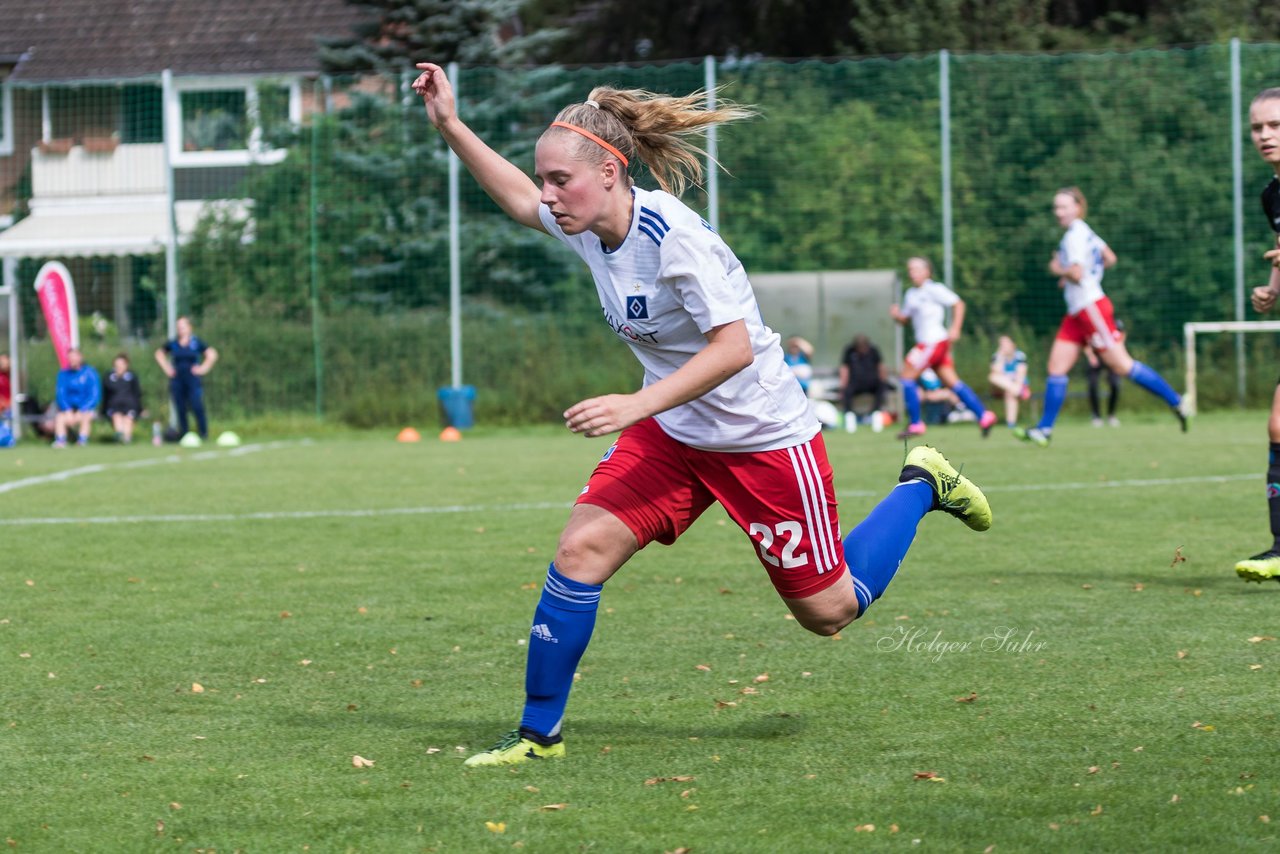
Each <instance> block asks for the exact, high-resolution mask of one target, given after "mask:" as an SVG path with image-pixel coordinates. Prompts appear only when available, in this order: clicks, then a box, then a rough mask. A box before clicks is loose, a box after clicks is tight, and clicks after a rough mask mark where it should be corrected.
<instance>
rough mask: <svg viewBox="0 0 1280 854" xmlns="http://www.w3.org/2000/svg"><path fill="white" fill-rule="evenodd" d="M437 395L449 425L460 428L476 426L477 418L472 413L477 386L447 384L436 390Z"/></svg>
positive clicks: (465, 428)
mask: <svg viewBox="0 0 1280 854" xmlns="http://www.w3.org/2000/svg"><path fill="white" fill-rule="evenodd" d="M436 397H437V398H439V400H440V409H441V410H442V411H443V412H444V420H445V423H446V424H447V425H448V426H450V427H457V428H458V429H459V430H467V429H469V428H471V427H474V426H475V423H476V419H475V416H474V415H472V413H471V404H472V403H474V402H475V399H476V387H475V386H472V385H460V386H457V387H456V388H455V387H454V386H445V387H443V388H441V389H439V390H438V391H436Z"/></svg>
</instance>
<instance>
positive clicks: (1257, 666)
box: [1249, 664, 1262, 670]
mask: <svg viewBox="0 0 1280 854" xmlns="http://www.w3.org/2000/svg"><path fill="white" fill-rule="evenodd" d="M1249 669H1250V670H1261V669H1262V665H1261V664H1250V665H1249Z"/></svg>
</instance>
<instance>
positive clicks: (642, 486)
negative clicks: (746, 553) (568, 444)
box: [577, 418, 848, 599]
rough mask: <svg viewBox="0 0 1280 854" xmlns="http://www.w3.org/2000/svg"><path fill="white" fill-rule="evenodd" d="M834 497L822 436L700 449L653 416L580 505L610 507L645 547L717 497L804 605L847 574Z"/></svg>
mask: <svg viewBox="0 0 1280 854" xmlns="http://www.w3.org/2000/svg"><path fill="white" fill-rule="evenodd" d="M835 494H836V491H835V486H834V483H833V476H832V473H831V465H830V463H828V462H827V450H826V446H825V445H824V444H823V441H822V434H818V435H816V436H814V437H813V438H812V439H810V440H809V441H808V442H805V443H803V444H801V445H796V446H794V447H791V448H782V449H780V450H776V451H752V452H728V451H700V450H698V449H696V448H690V447H689V446H688V445H685V444H683V443H681V442H677V441H676V440H675V439H672V438H671V437H670V436H668V435H667V434H666V433H665V432H664V431H663V429H662V428H661V427H660V426H658V422H657V421H655V420H654V419H652V418H648V419H646V420H644V421H641V422H640V423H638V424H634V425H632V426H631V427H628V428H627V429H625V430H623V431H622V434H621V435H620V436H618V441H617V442H615V443H614V445H613V446H612V447H611V448H609V450H608V451H606V452H605V455H604V458H603V459H602V460H601V461H600V463H599V465H597V466H596V470H595V471H594V472H593V473H592V474H591V479H590V480H589V481H588V482H587V485H586V487H585V488H584V489H583V490H582V494H581V495H579V496H578V502H577V503H579V504H594V505H596V506H597V507H601V508H603V509H605V510H608V511H609V512H610V513H612V514H613V515H614V516H616V517H618V518H619V519H621V520H622V522H623V523H624V524H625V525H626V526H627V527H628V528H630V529H631V532H632V533H633V534H635V537H636V542H637V543H638V544H639V546H640V548H644V547H645V546H646V545H648V544H649V543H651V542H653V541H655V540H657V541H658V542H660V543H663V544H665V545H671V544H672V543H674V542H675V541H676V538H677V537H679V536H680V535H681V534H683V533H684V532H685V531H686V530H688V528H689V526H690V525H692V524H693V522H694V520H695V519H697V518H698V517H699V516H700V515H702V511H704V510H706V509H707V508H708V507H710V506H711V505H712V503H714V502H716V501H719V502H720V503H721V504H722V505H723V506H724V509H725V510H726V511H728V513H729V516H730V517H731V518H732V519H733V521H734V522H736V523H737V524H738V526H739V527H740V528H742V530H743V531H745V532H746V533H747V536H748V537H750V538H751V540H752V543H753V545H754V546H755V549H756V557H757V558H758V559H759V560H760V563H761V564H762V565H763V566H764V568H765V571H766V572H768V573H769V579H770V580H771V581H772V582H773V586H774V587H775V588H777V591H778V593H779V594H780V595H781V596H782V597H784V598H786V599H803V598H805V597H807V596H812V595H813V594H815V593H818V592H819V591H822V590H825V589H826V588H827V587H830V586H831V585H832V584H835V583H836V582H837V581H839V580H841V579H844V578H847V577H848V573H847V572H846V570H845V562H844V547H843V544H842V543H841V537H840V520H839V519H838V518H837V515H836V499H835Z"/></svg>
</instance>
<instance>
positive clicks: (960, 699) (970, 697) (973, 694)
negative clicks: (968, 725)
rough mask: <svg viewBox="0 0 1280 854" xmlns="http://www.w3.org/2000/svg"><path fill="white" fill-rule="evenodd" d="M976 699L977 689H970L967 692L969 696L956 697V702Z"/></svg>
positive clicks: (968, 701) (970, 701) (969, 701)
mask: <svg viewBox="0 0 1280 854" xmlns="http://www.w3.org/2000/svg"><path fill="white" fill-rule="evenodd" d="M976 699H978V692H977V691H970V692H969V696H967V697H956V702H957V703H972V702H973V701H974V700H976Z"/></svg>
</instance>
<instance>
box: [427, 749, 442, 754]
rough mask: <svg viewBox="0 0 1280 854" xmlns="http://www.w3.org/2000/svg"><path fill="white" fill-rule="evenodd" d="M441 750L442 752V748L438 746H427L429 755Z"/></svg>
mask: <svg viewBox="0 0 1280 854" xmlns="http://www.w3.org/2000/svg"><path fill="white" fill-rule="evenodd" d="M439 752H440V748H438V747H428V748H427V755H428V756H430V755H431V754H432V753H439Z"/></svg>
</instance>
